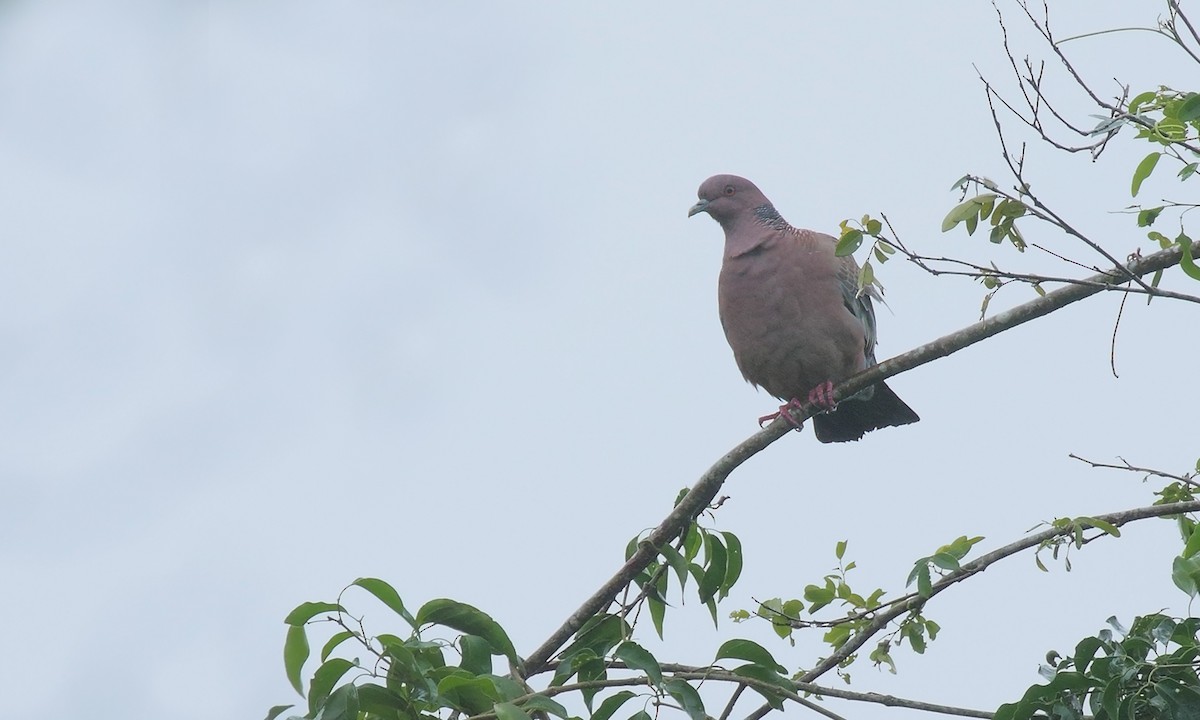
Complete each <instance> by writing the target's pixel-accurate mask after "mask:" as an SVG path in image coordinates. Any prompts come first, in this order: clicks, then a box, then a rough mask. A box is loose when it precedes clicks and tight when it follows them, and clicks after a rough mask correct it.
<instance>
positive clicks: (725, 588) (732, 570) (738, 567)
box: [721, 532, 742, 599]
mask: <svg viewBox="0 0 1200 720" xmlns="http://www.w3.org/2000/svg"><path fill="white" fill-rule="evenodd" d="M721 536H722V537H723V538H725V580H724V581H722V583H721V598H722V599H724V598H726V597H728V596H729V591H730V589H731V588H733V585H734V583H736V582H737V581H738V578H739V577H741V576H742V541H741V540H739V539H738V536H737V535H734V534H733V533H731V532H722V533H721Z"/></svg>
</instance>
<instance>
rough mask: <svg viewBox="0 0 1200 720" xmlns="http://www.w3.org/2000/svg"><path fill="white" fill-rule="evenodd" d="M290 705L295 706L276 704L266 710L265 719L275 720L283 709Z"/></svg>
mask: <svg viewBox="0 0 1200 720" xmlns="http://www.w3.org/2000/svg"><path fill="white" fill-rule="evenodd" d="M292 707H295V705H276V706H275V707H273V708H271V709H270V710H268V711H267V717H266V720H275V718H277V717H279V716H280V715H282V714H283V712H284V711H285V710H287V709H288V708H292Z"/></svg>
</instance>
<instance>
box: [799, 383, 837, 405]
mask: <svg viewBox="0 0 1200 720" xmlns="http://www.w3.org/2000/svg"><path fill="white" fill-rule="evenodd" d="M808 401H809V402H810V403H812V404H813V405H816V406H817V407H819V408H822V409H824V410H832V409H834V408H835V407H837V403H836V402H835V401H834V399H833V382H832V381H830V380H826V381H825V382H823V383H821V384H820V385H818V386H816V387H815V388H813V389H812V390H809V391H808ZM793 402H795V401H793Z"/></svg>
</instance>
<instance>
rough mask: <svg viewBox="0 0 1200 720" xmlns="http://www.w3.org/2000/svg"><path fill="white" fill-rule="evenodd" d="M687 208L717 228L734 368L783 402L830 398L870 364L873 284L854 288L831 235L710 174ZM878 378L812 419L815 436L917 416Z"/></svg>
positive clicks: (849, 265) (850, 263)
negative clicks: (796, 222) (795, 222)
mask: <svg viewBox="0 0 1200 720" xmlns="http://www.w3.org/2000/svg"><path fill="white" fill-rule="evenodd" d="M697 194H698V195H699V197H700V201H699V202H697V203H696V204H695V205H693V206H692V208H691V210H689V211H688V216H689V217H690V216H692V215H695V214H697V213H701V212H706V213H708V214H709V215H711V216H712V217H713V219H714V220H716V221H717V222H718V223H720V224H721V227H722V228H723V229H724V230H725V255H724V262H723V263H722V265H721V278H720V283H719V286H718V290H719V292H718V296H719V306H720V311H721V325H722V326H723V327H724V328H725V337H726V338H727V339H728V340H729V346H730V347H731V348H733V356H734V359H736V360H737V365H738V368H739V369H740V370H741V371H742V375H743V376H744V377H745V378H746V380H747V381H749V382H750V383H751V384H753V385H756V386H758V387H761V388H763V389H764V390H766V391H767V392H769V393H771V394H772V395H774V396H775V397H777V398H779V399H781V400H786V401H793V400H796V401H800V400H803V399H805V398H807V399H808V400H809V401H811V402H817V403H818V404H823V405H828V402H827V400H828V394H829V393H830V392H831V391H832V386H831V385H830V383H833V384H836V383H839V382H841V381H843V380H845V379H846V378H848V377H850V376H851V375H853V374H855V373H857V372H859V371H861V370H864V369H865V368H867V367H868V366H870V365H874V364H875V309H874V307H873V306H872V304H871V298H872V296H874V297H875V298H876V299H879V296H878V295H877V294H876V293H875V291H874V289H873V288H868V289H867V291H866V292H863V293H859V292H858V264H857V263H856V262H854V258H852V257H849V256H847V257H837V256H836V255H835V254H834V247H835V246H836V244H837V243H836V241H835V240H834V239H833V238H832V237H830V236H829V235H824V234H822V233H817V232H813V231H811V230H800V229H798V228H794V227H792V226H791V225H789V224H788V223H787V221H785V220H784V219H783V218H782V217H780V215H779V213H778V212H776V211H775V207H774V206H773V205H772V204H771V201H770V200H767V198H766V196H764V195H763V194H762V191H760V190H759V189H758V188H757V187H755V185H754V183H752V182H750V181H749V180H746V179H745V178H740V177H738V176H736V175H715V176H713V177H710V178H709V179H707V180H705V181H704V183H703V184H702V185H701V186H700V190H699V192H698V193H697ZM919 419H920V418H919V417H917V414H916V413H915V412H913V411H912V409H911V408H909V407H908V405H905V404H904V401H903V400H901V399H900V398H899V397H897V396H896V394H895V393H894V392H892V390H891V388H889V387H888V386H887V385H885V384H884V383H878V384H876V385H874V386H872V387H870V388H867V389H866V390H864V391H862V392H860V393H858V394H857V395H855V396H853V397H851V398H847V399H846V400H844V401H842V402H841V403H838V405H837V406H836V407H835V408H833V409H831V410H830V411H829V412H826V413H822V414H819V415H816V416H815V417H814V418H813V425H814V427H815V432H816V435H817V439H818V440H820V441H821V442H845V441H847V440H858V439H859V438H861V437H862V436H863V434H864V433H866V432H869V431H871V430H877V429H879V428H883V427H889V426H892V425H906V424H908V423H913V422H916V421H917V420H919Z"/></svg>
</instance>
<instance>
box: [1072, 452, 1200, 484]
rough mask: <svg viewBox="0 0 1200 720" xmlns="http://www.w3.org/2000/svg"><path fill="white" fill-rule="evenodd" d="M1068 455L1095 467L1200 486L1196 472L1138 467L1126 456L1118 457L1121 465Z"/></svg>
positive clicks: (1073, 454)
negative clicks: (1178, 472)
mask: <svg viewBox="0 0 1200 720" xmlns="http://www.w3.org/2000/svg"><path fill="white" fill-rule="evenodd" d="M1067 457H1069V458H1071V459H1072V460H1078V461H1080V462H1083V463H1087V464H1088V465H1091V466H1092V467H1094V468H1110V469H1112V470H1128V471H1129V472H1136V473H1145V475H1146V477H1147V478H1149V477H1160V478H1164V479H1166V480H1175V481H1176V482H1181V483H1183V484H1184V485H1190V486H1191V487H1194V488H1200V482H1196V479H1195V478H1196V476H1195V474H1191V475H1172V474H1171V473H1168V472H1163V471H1162V470H1154V469H1153V468H1144V467H1138V466H1136V465H1130V464H1129V462H1128V461H1126V460H1125V458H1123V457H1118V458H1117V459H1118V460H1120V461H1121V464H1120V465H1110V464H1108V463H1102V462H1095V461H1094V460H1088V459H1087V458H1082V457H1079V456H1078V455H1076V454H1075V453H1071V454H1070V455H1068V456H1067Z"/></svg>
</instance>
